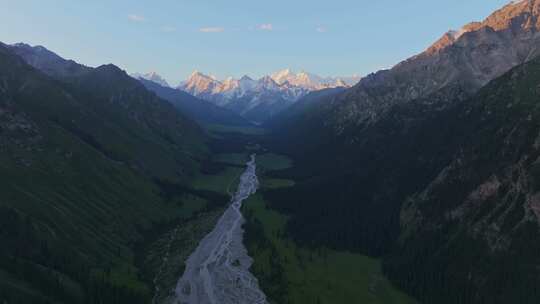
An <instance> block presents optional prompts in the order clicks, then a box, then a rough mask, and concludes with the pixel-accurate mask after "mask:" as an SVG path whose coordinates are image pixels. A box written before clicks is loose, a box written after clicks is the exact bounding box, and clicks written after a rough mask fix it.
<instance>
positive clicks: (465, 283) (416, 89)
mask: <svg viewBox="0 0 540 304" xmlns="http://www.w3.org/2000/svg"><path fill="white" fill-rule="evenodd" d="M539 29H540V1H514V2H512V3H510V4H508V5H507V6H505V7H503V8H502V9H500V10H498V11H496V12H494V13H493V14H492V15H491V16H489V17H488V18H487V19H486V20H484V21H483V22H475V23H471V24H469V25H467V26H465V27H464V28H463V29H461V30H460V31H457V32H456V31H452V32H449V33H447V34H445V35H444V36H443V37H442V38H441V39H440V40H439V41H437V42H436V43H435V44H434V45H433V46H432V47H430V48H429V49H427V50H426V51H425V52H423V53H421V54H419V55H417V56H414V57H412V58H410V59H408V60H406V61H404V62H402V63H400V64H398V65H396V66H395V67H394V68H392V69H390V70H385V71H380V72H377V73H375V74H372V75H369V76H367V77H365V78H363V79H362V80H361V81H360V82H359V83H358V84H357V85H356V86H354V87H352V88H350V89H348V90H345V91H343V92H336V93H335V94H330V95H329V96H327V97H324V98H323V100H319V101H317V102H316V103H315V104H316V106H309V105H310V104H312V103H309V102H306V103H305V106H301V105H299V107H298V108H297V109H295V111H294V113H295V114H294V115H292V117H294V119H287V118H284V119H285V121H286V123H283V121H282V120H281V119H282V118H281V117H279V116H278V117H276V118H274V119H271V120H270V121H269V122H268V123H267V125H269V126H271V127H272V128H273V129H274V134H273V136H272V138H271V139H270V140H269V144H270V145H272V146H273V147H274V149H278V150H281V151H282V152H284V153H288V154H289V155H291V156H292V157H293V158H294V159H295V167H294V168H292V169H288V170H284V171H282V172H281V173H279V174H277V175H278V176H279V177H288V178H294V179H295V180H296V181H297V184H296V185H295V186H294V187H290V188H287V189H279V190H275V191H272V192H271V193H270V194H268V196H269V200H270V201H271V202H272V204H271V205H272V207H274V208H277V209H278V210H281V211H282V212H286V213H288V214H289V215H290V216H291V220H290V222H289V225H288V232H289V233H291V234H292V235H294V237H295V239H296V240H297V241H299V242H303V243H304V244H306V245H310V246H320V245H321V244H325V245H327V246H330V247H333V248H337V249H344V250H355V251H359V252H363V253H367V254H370V255H374V256H383V257H384V260H383V261H384V270H385V272H386V274H387V275H388V276H389V277H390V278H391V279H392V280H393V281H394V283H396V284H397V285H398V286H401V287H403V288H404V289H405V290H406V291H408V292H410V293H411V294H412V295H414V296H415V297H416V298H418V299H419V300H420V301H422V302H426V303H509V302H512V303H537V302H538V299H540V293H539V286H540V260H539V258H538V257H539V256H540V250H539V249H540V247H539V245H540V241H539V240H540V233H539V232H540V227H539V223H540V218H539V217H538V215H539V212H538V209H539V208H538V202H537V196H538V189H537V188H536V179H537V176H536V175H537V174H536V167H537V163H538V160H537V158H538V156H539V154H538V153H539V152H538V151H539V145H538V134H539V132H540V129H539V128H538V121H539V120H538V118H537V117H536V114H537V113H536V112H537V111H538V100H539V98H540V95H539V94H540V93H539V91H538V87H539V84H540V83H539V80H540V79H539V78H538V73H537V70H538V68H539V60H538V59H536V58H537V57H538V55H540V52H539V51H538V50H540V48H539V46H540V40H539V39H540V38H539V37H540V36H539V35H538V30H539ZM289 115H290V114H289ZM299 143H301V144H299ZM321 223H324V225H321Z"/></svg>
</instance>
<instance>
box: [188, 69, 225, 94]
mask: <svg viewBox="0 0 540 304" xmlns="http://www.w3.org/2000/svg"><path fill="white" fill-rule="evenodd" d="M221 86H222V83H221V82H219V81H217V80H216V79H215V77H212V76H208V75H205V74H203V73H200V72H199V71H194V72H193V73H191V75H190V76H189V78H188V80H186V81H185V82H183V83H181V84H180V87H179V88H181V89H182V90H184V91H186V92H188V93H190V94H192V95H195V96H199V95H201V94H213V93H214V92H215V91H216V90H218V89H219V88H220V87H221Z"/></svg>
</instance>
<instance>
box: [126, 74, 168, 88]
mask: <svg viewBox="0 0 540 304" xmlns="http://www.w3.org/2000/svg"><path fill="white" fill-rule="evenodd" d="M131 77H133V78H135V79H146V80H149V81H152V82H155V83H157V84H159V85H160V86H162V87H166V88H170V87H171V86H170V85H169V83H168V82H167V80H165V79H164V78H163V77H161V76H160V75H158V74H157V73H156V72H150V73H146V74H139V73H133V74H131Z"/></svg>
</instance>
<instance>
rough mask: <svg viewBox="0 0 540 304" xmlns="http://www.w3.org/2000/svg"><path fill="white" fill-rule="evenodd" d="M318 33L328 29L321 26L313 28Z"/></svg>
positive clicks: (325, 31)
mask: <svg viewBox="0 0 540 304" xmlns="http://www.w3.org/2000/svg"><path fill="white" fill-rule="evenodd" d="M315 30H316V31H317V32H318V33H327V32H328V29H327V28H325V27H323V26H319V27H317V28H316V29H315Z"/></svg>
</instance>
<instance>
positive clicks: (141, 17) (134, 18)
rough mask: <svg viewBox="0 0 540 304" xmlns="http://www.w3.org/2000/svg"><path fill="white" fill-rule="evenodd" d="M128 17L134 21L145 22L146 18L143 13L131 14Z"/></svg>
mask: <svg viewBox="0 0 540 304" xmlns="http://www.w3.org/2000/svg"><path fill="white" fill-rule="evenodd" d="M128 19H129V20H130V21H133V22H144V21H145V20H146V19H145V18H144V17H143V16H141V15H136V14H129V15H128Z"/></svg>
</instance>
